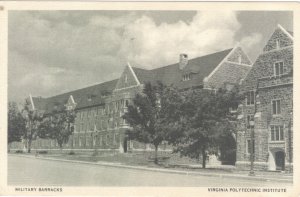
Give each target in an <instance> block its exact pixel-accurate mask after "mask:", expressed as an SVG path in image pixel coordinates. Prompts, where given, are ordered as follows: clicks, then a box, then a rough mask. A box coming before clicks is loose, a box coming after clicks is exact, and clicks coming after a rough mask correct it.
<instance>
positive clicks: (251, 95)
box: [246, 90, 255, 105]
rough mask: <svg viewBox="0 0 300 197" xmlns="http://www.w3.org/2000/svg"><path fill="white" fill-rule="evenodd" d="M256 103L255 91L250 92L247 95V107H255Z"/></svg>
mask: <svg viewBox="0 0 300 197" xmlns="http://www.w3.org/2000/svg"><path fill="white" fill-rule="evenodd" d="M254 102H255V94H254V91H253V90H252V91H250V92H247V93H246V105H254Z"/></svg>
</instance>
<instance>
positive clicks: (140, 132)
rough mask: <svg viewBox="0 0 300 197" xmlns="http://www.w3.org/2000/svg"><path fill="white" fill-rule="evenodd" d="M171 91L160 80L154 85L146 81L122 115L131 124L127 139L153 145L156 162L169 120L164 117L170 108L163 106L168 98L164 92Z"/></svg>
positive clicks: (156, 161) (169, 92)
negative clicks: (140, 91)
mask: <svg viewBox="0 0 300 197" xmlns="http://www.w3.org/2000/svg"><path fill="white" fill-rule="evenodd" d="M171 93H173V91H172V89H167V88H166V87H165V86H164V85H163V84H162V83H160V82H157V84H156V85H153V84H151V83H146V84H145V87H144V89H143V92H142V93H141V94H137V95H136V96H135V98H134V99H133V102H132V104H131V105H129V106H128V111H127V113H125V114H124V116H123V118H124V119H125V120H126V121H127V122H128V123H129V125H130V126H131V129H130V130H128V136H129V139H134V140H137V141H139V142H143V143H149V144H152V145H153V146H154V147H155V160H154V161H155V163H156V164H157V163H158V157H157V152H158V146H159V144H161V142H162V141H163V140H164V139H165V137H166V132H165V128H167V124H168V122H169V121H166V119H165V117H166V116H165V113H166V112H167V111H168V110H171V108H168V109H167V108H165V104H166V103H167V99H168V98H169V97H168V96H166V94H171ZM170 113H171V112H170Z"/></svg>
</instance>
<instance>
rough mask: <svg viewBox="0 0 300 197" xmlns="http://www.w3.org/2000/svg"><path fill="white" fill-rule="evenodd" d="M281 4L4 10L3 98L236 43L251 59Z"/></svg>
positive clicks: (287, 18)
mask: <svg viewBox="0 0 300 197" xmlns="http://www.w3.org/2000/svg"><path fill="white" fill-rule="evenodd" d="M277 24H281V25H282V26H283V27H284V28H285V29H286V30H289V31H293V13H292V12H288V11H214V12H213V11H115V10H112V11H10V12H9V17H8V99H9V100H10V101H16V102H18V103H22V102H24V99H25V98H26V97H28V95H29V94H31V95H32V96H42V97H49V96H54V95H57V94H61V93H64V92H68V91H72V90H76V89H79V88H83V87H87V86H90V85H94V84H98V83H101V82H105V81H108V80H113V79H116V78H118V77H119V76H120V75H121V73H122V71H123V69H124V68H125V66H126V64H127V62H129V63H130V64H131V65H132V66H137V67H141V68H146V69H153V68H157V67H161V66H165V65H168V64H172V63H176V62H178V60H179V54H180V53H187V54H188V56H189V58H194V57H199V56H202V55H206V54H209V53H213V52H217V51H221V50H225V49H228V48H232V47H234V46H235V45H236V44H238V43H239V44H240V45H241V46H242V48H243V49H244V50H245V52H246V53H247V54H248V56H249V57H250V59H251V60H252V61H253V62H254V61H255V59H256V57H257V56H258V54H259V53H260V52H261V51H262V48H263V46H264V45H265V43H266V41H267V40H268V38H269V37H270V36H271V34H272V32H273V31H274V29H275V28H276V26H277Z"/></svg>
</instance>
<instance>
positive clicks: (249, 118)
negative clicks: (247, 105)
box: [247, 114, 254, 128]
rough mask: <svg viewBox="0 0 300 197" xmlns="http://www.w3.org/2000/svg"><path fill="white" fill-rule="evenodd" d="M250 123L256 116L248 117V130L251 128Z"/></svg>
mask: <svg viewBox="0 0 300 197" xmlns="http://www.w3.org/2000/svg"><path fill="white" fill-rule="evenodd" d="M250 121H254V115H252V114H251V115H247V128H250V126H251V125H250Z"/></svg>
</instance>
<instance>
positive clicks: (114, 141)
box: [113, 133, 117, 145]
mask: <svg viewBox="0 0 300 197" xmlns="http://www.w3.org/2000/svg"><path fill="white" fill-rule="evenodd" d="M116 144H117V141H116V134H115V133H114V136H113V145H116Z"/></svg>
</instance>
